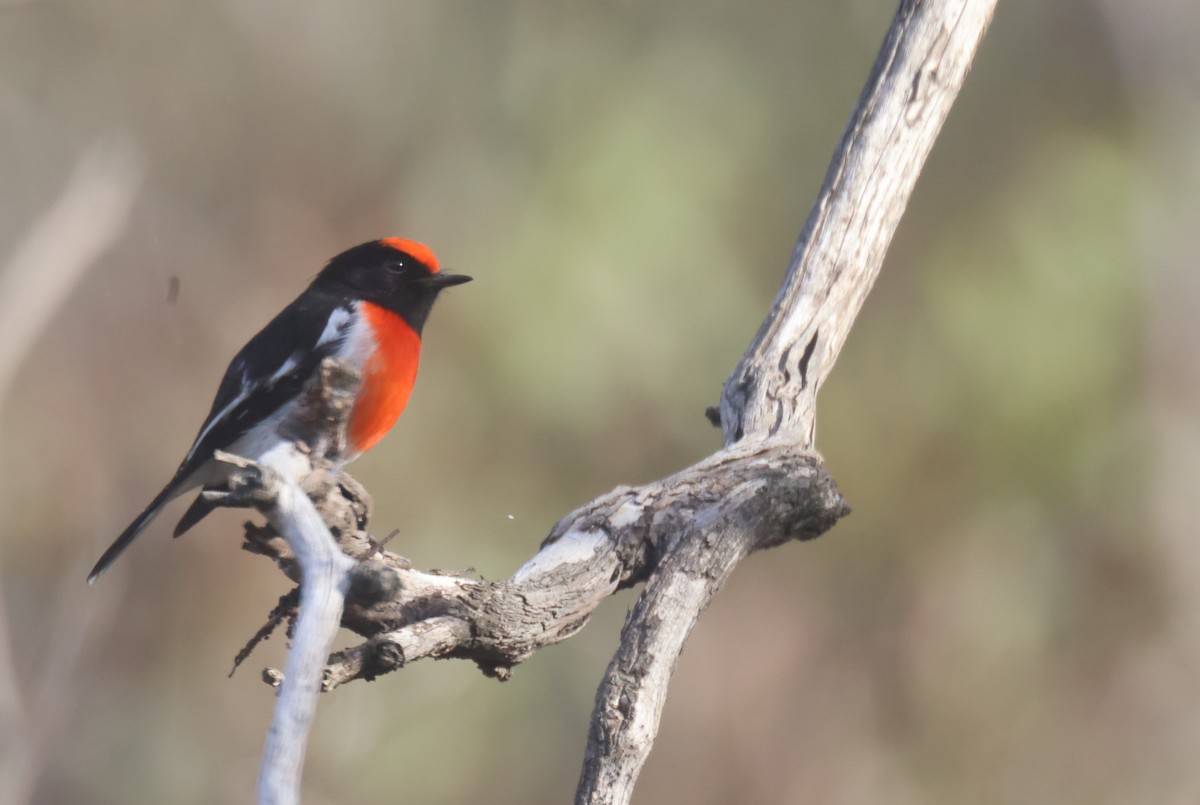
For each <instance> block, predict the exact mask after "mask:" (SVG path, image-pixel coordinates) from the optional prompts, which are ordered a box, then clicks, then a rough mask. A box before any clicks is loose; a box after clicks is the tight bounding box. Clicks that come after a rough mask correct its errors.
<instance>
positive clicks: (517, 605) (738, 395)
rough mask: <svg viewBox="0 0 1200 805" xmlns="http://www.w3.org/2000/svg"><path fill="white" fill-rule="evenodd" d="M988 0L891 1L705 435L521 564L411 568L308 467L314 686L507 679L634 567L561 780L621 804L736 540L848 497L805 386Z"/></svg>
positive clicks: (739, 550) (283, 549) (891, 215)
mask: <svg viewBox="0 0 1200 805" xmlns="http://www.w3.org/2000/svg"><path fill="white" fill-rule="evenodd" d="M994 5H995V0H904V2H902V3H901V5H900V8H899V11H898V12H897V14H896V17H895V19H894V21H893V23H892V26H891V28H890V29H889V31H888V34H887V37H886V39H885V41H884V45H883V48H882V50H881V52H880V54H879V57H878V58H877V60H876V63H875V66H874V69H873V70H872V73H871V76H870V78H869V79H868V82H867V86H866V88H865V89H864V91H863V94H862V96H861V98H860V100H859V103H858V106H857V107H856V109H855V112H854V114H853V116H852V117H851V120H850V123H849V125H848V127H847V129H846V132H845V134H844V135H843V138H842V141H841V143H840V145H839V147H838V149H837V151H836V152H835V154H834V158H833V161H832V163H831V165H830V168H829V172H828V174H827V175H826V179H825V183H824V185H823V187H822V190H821V195H820V197H819V198H818V200H817V204H816V205H815V207H814V209H813V211H812V213H811V214H810V216H809V219H808V221H807V223H806V225H805V227H804V230H803V232H802V233H801V237H800V241H799V243H798V245H797V247H796V251H795V254H794V256H793V259H792V264H791V267H790V269H789V271H788V273H787V277H786V279H785V280H784V284H783V287H782V288H781V290H780V292H779V294H778V296H777V297H776V299H775V301H774V303H773V305H772V308H771V311H770V313H769V314H768V316H767V317H766V319H765V320H764V322H763V324H762V326H761V327H760V329H759V331H758V334H757V335H756V336H755V338H754V341H753V342H752V344H751V345H750V348H749V349H748V350H747V352H746V354H745V356H744V357H743V358H742V360H741V362H740V363H739V364H738V366H737V367H736V368H735V369H734V371H733V373H732V375H731V376H730V378H729V380H728V381H727V382H726V384H725V388H724V393H723V394H722V397H721V401H720V406H719V409H718V411H717V412H716V419H717V420H718V421H719V423H720V425H721V427H722V430H723V433H724V437H725V448H724V449H722V450H721V451H719V452H718V453H716V454H714V455H712V456H710V457H709V458H707V459H705V460H703V461H701V462H699V463H697V464H695V465H693V466H692V467H689V468H687V469H684V470H682V471H680V472H678V473H676V474H675V475H672V476H670V477H669V478H664V479H662V480H660V481H656V482H654V483H651V484H646V485H644V486H641V487H636V488H619V489H616V490H614V491H613V492H610V493H609V494H607V495H604V496H602V497H600V498H598V499H596V500H595V501H593V502H591V503H589V504H588V505H586V506H584V507H583V508H581V509H578V510H576V511H575V512H573V513H571V514H569V515H567V516H566V517H564V518H563V519H562V520H561V521H560V522H559V523H558V524H557V525H556V526H555V527H554V528H553V529H552V531H551V533H550V536H549V537H548V538H547V539H546V540H545V542H544V543H543V545H542V548H541V550H540V551H539V552H538V553H537V554H536V555H535V556H534V557H533V558H532V559H531V560H530V561H529V562H527V563H526V564H525V565H524V566H523V567H522V568H521V569H519V570H518V571H517V572H516V573H515V574H514V575H513V576H512V577H511V578H509V579H505V580H502V581H494V582H486V581H481V580H478V579H473V578H466V577H462V576H457V575H450V574H437V573H425V572H421V571H417V570H414V569H412V567H411V566H410V564H409V563H408V561H407V560H405V559H404V558H403V557H400V556H397V555H395V554H392V553H390V552H388V551H386V550H384V549H383V547H382V546H381V545H380V544H379V543H377V542H376V541H375V540H374V539H372V538H371V537H370V535H369V534H367V533H366V531H365V528H366V513H367V510H368V509H369V504H368V503H367V502H366V498H365V493H363V492H362V491H361V488H360V487H358V486H357V484H355V483H354V482H353V481H352V480H350V479H349V478H348V477H346V476H344V475H343V476H341V477H340V478H337V479H331V478H330V477H328V476H324V475H319V476H314V477H315V478H316V480H313V479H310V480H309V482H308V487H307V489H306V491H307V492H308V493H309V495H310V496H311V497H312V499H313V501H314V503H315V504H316V507H317V510H318V511H319V512H320V513H321V516H322V518H323V519H324V522H325V523H326V524H327V525H328V526H329V530H330V531H331V533H332V534H333V535H334V537H335V538H336V539H337V541H338V544H339V545H340V546H341V548H342V551H343V553H345V554H346V555H347V556H350V557H352V558H353V559H355V560H357V561H358V564H357V566H356V570H355V572H354V574H353V581H351V582H348V583H347V588H348V593H349V597H348V599H347V602H346V606H345V610H344V612H343V614H342V625H343V626H345V627H346V628H348V629H351V630H353V631H354V632H356V633H358V634H360V635H362V636H364V637H366V638H367V640H366V642H364V643H363V644H361V645H359V646H357V647H354V648H351V649H348V650H346V651H342V652H339V653H338V654H336V655H334V656H333V657H331V658H330V659H329V663H328V667H327V668H326V669H325V679H324V687H325V689H327V690H328V689H332V688H333V687H336V686H338V685H341V684H345V683H346V682H349V681H352V680H355V679H366V680H370V679H374V678H375V677H377V676H379V675H381V674H384V673H388V672H390V671H394V670H396V669H398V668H401V667H403V666H404V665H405V664H406V663H409V662H414V661H416V660H419V659H423V658H427V657H434V658H444V657H456V658H463V659H469V660H472V661H474V662H475V663H477V664H478V665H479V666H480V668H481V669H483V671H484V672H485V673H487V674H489V675H492V676H496V677H500V678H506V677H507V676H508V674H509V673H510V672H511V669H512V668H513V666H515V665H517V664H518V663H520V662H522V661H524V660H525V659H527V658H528V657H530V656H531V655H532V654H533V653H534V652H536V651H537V649H539V648H541V647H542V646H545V645H548V644H550V643H554V642H558V641H560V640H563V639H566V638H568V637H570V636H571V635H573V634H575V633H576V632H578V631H579V629H581V628H582V627H583V625H584V624H585V623H586V622H587V620H588V618H589V617H590V614H591V612H592V611H593V610H594V609H595V607H596V606H597V605H598V604H599V603H600V602H601V601H602V600H603V599H604V598H606V597H607V596H609V595H611V594H612V593H613V592H615V591H616V590H619V589H621V588H623V587H628V586H630V585H634V584H637V583H640V582H643V581H644V582H645V583H646V586H645V589H644V590H643V592H642V594H641V596H640V597H639V599H638V602H637V604H636V605H635V607H634V610H633V612H632V613H631V615H630V617H629V619H628V620H627V622H626V624H625V627H624V628H623V630H622V639H621V646H620V648H619V649H618V652H617V654H616V656H615V657H614V658H613V661H612V663H611V664H610V665H609V668H608V670H607V672H606V674H605V676H604V679H603V681H602V683H601V686H600V689H599V691H598V692H597V698H596V706H595V710H594V712H593V716H592V721H591V726H590V729H589V734H588V744H587V748H586V751H585V758H584V764H583V770H582V774H581V777H580V782H579V787H578V790H577V793H576V802H577V803H624V802H628V800H629V797H630V795H631V793H632V789H633V785H634V783H635V782H636V779H637V775H638V773H639V771H640V769H641V767H642V765H643V763H644V762H645V759H646V756H647V754H648V753H649V750H650V748H651V746H652V745H653V742H654V736H655V734H656V732H657V729H658V722H659V716H660V714H661V711H662V706H663V702H664V701H665V698H666V691H667V684H668V681H669V679H670V676H671V673H672V671H673V669H674V665H675V662H676V660H677V659H678V656H679V652H680V650H681V649H682V647H683V644H684V641H685V640H686V639H687V636H688V634H689V632H690V631H691V628H692V627H693V626H694V624H695V622H696V620H697V619H698V618H699V616H700V613H701V612H702V611H703V609H704V608H705V606H707V604H708V602H709V601H710V600H711V599H712V597H713V595H715V594H716V592H717V591H718V590H719V589H720V588H721V586H722V584H723V583H724V581H725V580H726V579H727V578H728V577H729V575H730V574H731V573H732V572H733V569H734V568H735V567H736V566H737V564H738V562H740V561H741V560H742V559H743V558H745V557H746V556H748V555H749V554H750V553H753V552H754V551H757V550H761V549H763V548H768V547H773V546H776V545H780V544H783V543H785V542H788V541H790V540H796V539H798V540H803V539H809V538H812V537H815V536H818V535H820V534H821V533H823V532H824V531H826V530H827V529H828V528H830V527H831V526H832V525H833V524H834V523H835V522H836V521H837V519H838V518H839V517H841V516H844V515H845V514H846V513H847V511H848V508H847V507H846V505H845V503H844V501H843V500H842V499H841V496H840V495H839V494H838V492H837V489H836V487H835V485H834V483H833V480H832V479H831V478H830V476H829V475H828V474H827V473H826V472H825V469H824V467H823V465H822V462H821V459H820V457H819V456H818V455H817V454H816V453H815V452H813V445H814V438H815V427H816V393H817V390H818V389H819V388H820V386H821V384H822V383H823V382H824V380H825V378H826V377H827V376H828V374H829V371H830V370H831V369H832V367H833V364H834V361H835V360H836V358H837V355H838V353H839V352H840V350H841V347H842V345H843V344H844V343H845V340H846V337H847V335H848V333H849V330H850V327H851V325H852V324H853V322H854V319H855V317H856V316H857V314H858V311H859V309H860V308H861V306H862V304H863V301H864V299H865V298H866V295H867V293H868V292H869V290H870V288H871V285H872V284H873V282H874V280H875V277H876V276H877V275H878V273H879V270H880V266H881V264H882V260H883V256H884V253H885V252H886V250H887V246H888V244H889V243H890V242H891V238H892V236H893V234H894V232H895V229H896V226H897V224H898V222H899V219H900V216H901V214H902V213H903V211H904V208H905V206H906V204H907V202H908V199H909V196H910V195H911V193H912V190H913V187H914V186H915V183H916V180H917V176H918V175H919V173H920V169H921V166H922V165H923V163H924V160H925V158H926V156H927V155H928V153H929V150H930V148H931V147H932V144H933V141H934V139H935V137H936V135H937V132H938V131H939V129H940V128H941V125H942V123H943V122H944V120H945V117H946V115H947V113H948V111H949V108H950V106H951V104H952V103H953V100H954V98H955V97H956V95H957V93H958V90H959V89H960V87H961V86H962V83H963V80H964V78H965V76H966V72H967V69H968V67H969V66H970V63H971V60H972V58H973V56H974V53H975V50H976V48H977V46H978V44H979V42H980V40H981V38H982V36H983V33H984V31H985V30H986V27H987V24H988V22H989V21H990V18H991V15H992V11H993V9H994ZM314 393H318V394H320V393H322V392H321V391H320V390H318V391H316V392H314ZM264 510H265V511H267V512H268V519H269V520H270V521H271V524H272V526H273V528H258V527H253V526H248V528H247V537H246V544H247V547H248V549H250V550H252V551H254V552H256V553H262V554H265V555H267V556H270V557H272V558H274V559H275V560H276V561H277V562H278V563H279V564H280V567H281V568H282V569H283V570H284V572H285V573H287V574H288V575H289V576H290V577H291V578H292V579H293V580H296V579H297V578H298V576H299V572H298V569H297V563H296V552H295V550H294V549H292V548H290V547H289V545H288V543H287V542H285V541H284V540H282V539H280V538H279V536H278V534H279V533H280V532H281V531H282V530H283V529H282V527H281V526H282V524H281V523H278V522H276V519H275V516H272V514H271V512H272V511H273V509H272V507H271V506H270V505H266V506H265V507H264ZM277 515H278V512H276V516H277ZM305 575H306V578H307V574H305ZM305 606H306V604H305V603H304V602H303V601H302V603H301V605H300V607H301V611H302V612H303V610H304V607H305ZM301 619H302V620H303V615H301ZM290 668H291V667H290V664H289V676H290V674H291V673H292V671H291V670H290ZM268 678H269V679H270V680H272V681H273V682H278V681H279V679H280V678H281V677H280V675H279V674H278V673H277V672H271V673H269V674H268ZM284 684H285V687H286V684H287V682H286V680H285V681H284Z"/></svg>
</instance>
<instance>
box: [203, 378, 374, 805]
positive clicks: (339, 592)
mask: <svg viewBox="0 0 1200 805" xmlns="http://www.w3.org/2000/svg"><path fill="white" fill-rule="evenodd" d="M360 383H361V377H360V376H359V373H358V371H357V370H355V369H354V368H353V367H351V366H350V365H349V364H346V363H342V362H338V361H334V360H328V359H327V360H326V361H325V362H324V363H322V365H321V369H320V371H319V372H318V375H317V377H316V378H315V379H314V382H312V383H310V384H309V387H308V388H307V389H306V390H305V399H304V401H303V403H302V404H301V405H300V406H298V407H297V409H296V410H297V413H296V415H295V416H294V417H293V418H292V419H291V420H290V421H288V422H285V423H284V424H283V425H282V429H283V430H282V433H281V435H286V436H289V437H290V438H291V441H290V442H284V445H283V446H282V447H280V448H279V449H277V450H275V451H272V452H270V453H268V454H267V455H266V456H264V457H263V458H261V459H260V461H259V462H258V464H257V465H256V464H254V463H253V462H250V461H247V460H245V459H240V458H238V457H237V456H229V455H226V454H222V453H218V454H217V459H218V460H221V461H225V462H227V463H229V464H232V465H233V466H234V467H236V468H237V471H236V472H235V473H234V475H233V477H232V478H231V479H230V482H229V491H228V492H224V493H220V492H215V493H214V492H208V493H206V494H207V495H208V496H209V499H210V500H217V501H220V502H238V503H242V504H245V503H250V504H252V505H256V506H258V507H259V508H261V509H262V511H263V512H264V513H265V514H266V516H267V521H268V522H269V523H270V525H271V527H272V528H273V529H274V530H275V531H276V532H277V533H278V534H281V535H282V536H283V538H284V539H285V540H286V541H287V545H288V547H289V548H290V550H291V555H292V557H294V561H295V563H296V564H297V565H298V566H299V569H300V577H301V584H300V604H299V614H298V616H297V618H296V625H295V629H294V632H293V639H292V646H291V649H290V650H289V651H288V658H287V676H286V678H285V679H284V680H282V687H281V690H280V692H279V697H278V698H277V699H276V702H275V714H274V717H273V718H272V720H271V727H270V729H269V730H268V732H267V740H266V746H265V747H264V748H263V758H262V766H261V767H260V770H259V776H258V801H259V802H260V803H264V805H292V803H298V802H299V801H300V777H301V772H302V770H303V766H304V752H305V747H306V745H307V743H308V733H309V729H310V728H311V726H312V720H313V716H314V715H315V714H316V708H317V696H318V695H319V694H320V692H321V680H322V676H323V674H324V671H325V663H326V660H327V658H328V656H329V647H330V645H331V644H332V643H333V639H334V637H335V636H336V635H337V631H338V626H339V624H340V623H341V620H342V608H343V606H344V602H345V599H346V592H347V591H348V590H349V589H350V583H351V571H352V569H353V568H354V566H355V562H354V560H353V559H351V558H350V557H349V556H347V555H346V554H344V553H343V552H342V551H341V550H340V549H339V548H338V545H337V544H336V543H335V542H334V541H333V539H332V538H331V536H330V532H329V527H328V526H327V525H326V522H325V520H324V519H323V518H322V516H321V514H320V513H319V512H318V511H317V508H316V506H314V505H313V502H312V500H310V499H309V496H308V494H307V493H306V492H305V490H304V489H303V488H302V487H301V482H302V481H304V480H310V479H312V478H314V477H318V476H322V475H327V474H328V473H329V471H330V468H331V466H334V465H336V463H337V462H338V460H339V459H340V457H341V454H342V452H343V449H344V447H345V442H346V425H347V422H348V421H349V418H350V411H351V409H352V408H353V405H354V398H355V395H356V394H357V392H358V388H359V385H360ZM222 498H230V499H231V500H229V501H224V500H222Z"/></svg>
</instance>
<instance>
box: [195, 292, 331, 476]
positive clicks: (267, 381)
mask: <svg viewBox="0 0 1200 805" xmlns="http://www.w3.org/2000/svg"><path fill="white" fill-rule="evenodd" d="M314 290H315V289H309V291H308V293H307V294H305V296H304V297H302V298H301V299H298V300H296V302H294V303H292V304H291V305H288V306H287V307H286V308H284V310H283V311H282V312H281V313H280V314H279V315H278V316H276V317H275V318H274V319H272V320H271V322H270V323H269V324H267V326H266V327H264V328H263V329H262V330H261V331H259V332H258V334H257V335H255V336H254V337H253V338H251V339H250V341H248V342H247V343H246V346H244V347H242V349H241V351H240V352H238V354H237V355H236V356H234V358H233V360H232V361H230V363H229V367H228V368H227V369H226V370H225V376H224V377H223V378H222V379H221V385H220V386H219V387H218V388H217V394H216V396H215V397H214V398H213V403H212V408H211V409H210V411H209V414H208V417H206V418H205V421H204V426H203V427H201V429H200V432H199V433H198V434H197V435H196V440H195V442H194V443H193V444H192V447H191V449H190V450H189V451H188V454H187V456H186V457H184V460H183V461H182V462H181V463H180V465H179V469H178V470H177V471H176V473H175V478H174V479H173V480H174V482H180V481H183V480H184V479H186V478H188V477H189V476H190V475H192V473H194V472H195V471H196V470H198V469H199V468H200V467H201V466H202V465H203V464H204V463H205V462H206V461H208V460H209V459H210V458H212V455H213V452H214V451H216V450H222V449H225V448H227V447H229V446H230V445H231V444H233V443H234V442H235V441H237V439H238V438H239V437H241V436H242V435H244V434H245V433H246V431H248V430H249V429H250V428H252V427H253V426H254V425H255V424H257V423H258V422H260V421H262V420H263V419H265V418H267V417H269V416H270V415H271V414H273V413H275V412H276V411H277V410H279V408H280V407H282V406H283V405H284V404H285V403H287V402H288V401H289V400H291V399H293V398H294V397H296V396H297V395H299V394H300V393H301V392H302V391H303V389H304V386H305V384H306V383H307V382H308V380H309V378H311V377H312V376H313V375H314V373H315V372H316V370H317V368H318V367H319V366H320V365H321V361H323V360H324V359H325V358H327V357H329V356H330V355H333V354H335V353H337V351H338V349H339V348H340V347H341V345H342V344H343V343H344V342H345V340H346V337H347V335H348V334H349V330H350V327H351V325H352V323H353V315H352V314H353V309H352V308H351V307H350V306H349V304H339V303H338V301H337V300H332V299H328V298H325V297H321V296H316V294H315V293H314Z"/></svg>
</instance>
